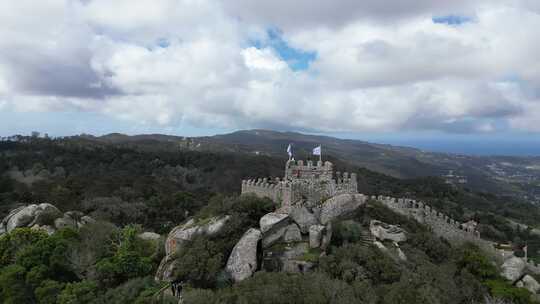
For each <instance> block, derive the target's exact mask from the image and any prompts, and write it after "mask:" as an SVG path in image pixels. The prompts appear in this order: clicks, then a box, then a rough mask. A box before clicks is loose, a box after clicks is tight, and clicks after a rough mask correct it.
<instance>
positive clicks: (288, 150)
mask: <svg viewBox="0 0 540 304" xmlns="http://www.w3.org/2000/svg"><path fill="white" fill-rule="evenodd" d="M287 154H289V159H290V158H291V157H292V146H291V144H289V146H288V147H287Z"/></svg>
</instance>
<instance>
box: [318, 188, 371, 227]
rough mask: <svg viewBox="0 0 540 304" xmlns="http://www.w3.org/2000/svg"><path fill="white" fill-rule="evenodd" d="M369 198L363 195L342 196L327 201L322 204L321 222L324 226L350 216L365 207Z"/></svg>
mask: <svg viewBox="0 0 540 304" xmlns="http://www.w3.org/2000/svg"><path fill="white" fill-rule="evenodd" d="M366 201H367V197H366V196H365V195H363V194H341V195H337V196H334V197H332V198H330V199H328V200H326V201H325V202H324V203H323V204H322V208H321V215H320V222H321V224H323V225H326V224H327V223H329V222H331V221H332V220H334V219H336V218H339V217H341V216H344V215H347V214H350V213H351V212H353V211H354V210H356V209H358V207H360V206H362V205H364V204H365V203H366Z"/></svg>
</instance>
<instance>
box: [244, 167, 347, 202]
mask: <svg viewBox="0 0 540 304" xmlns="http://www.w3.org/2000/svg"><path fill="white" fill-rule="evenodd" d="M333 175H334V172H333V164H332V163H331V162H328V161H326V162H324V163H323V162H322V161H317V162H313V161H311V160H308V161H307V162H304V161H302V160H298V161H295V160H289V161H288V162H287V163H286V165H285V176H284V177H283V179H280V178H274V179H270V178H257V179H247V180H243V181H242V193H254V194H255V195H258V196H260V197H268V198H270V199H272V200H273V201H274V202H276V204H278V205H279V206H280V207H282V206H291V205H294V204H297V203H300V202H307V203H309V204H318V203H322V202H323V201H324V200H326V199H328V198H330V197H332V196H335V195H338V194H343V193H358V189H357V187H358V186H357V181H356V179H357V177H356V174H355V173H351V174H349V173H347V172H344V173H341V172H336V175H335V176H336V177H335V178H334V177H333Z"/></svg>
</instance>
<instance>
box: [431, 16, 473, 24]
mask: <svg viewBox="0 0 540 304" xmlns="http://www.w3.org/2000/svg"><path fill="white" fill-rule="evenodd" d="M431 20H433V23H442V24H447V25H461V24H463V23H467V22H472V21H473V19H472V18H471V17H468V16H460V15H446V16H435V17H433V18H431Z"/></svg>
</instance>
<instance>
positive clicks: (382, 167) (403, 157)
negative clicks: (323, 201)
mask: <svg viewBox="0 0 540 304" xmlns="http://www.w3.org/2000/svg"><path fill="white" fill-rule="evenodd" d="M81 137H83V138H85V139H89V140H92V141H99V142H103V143H113V144H124V145H137V146H140V147H145V148H147V149H157V148H166V149H190V150H201V151H222V152H232V153H252V154H258V155H271V156H281V157H283V158H286V157H287V153H286V148H287V146H288V144H289V143H291V144H292V145H293V149H294V151H295V154H296V158H297V159H307V158H308V157H310V153H311V150H312V148H314V147H315V146H317V145H322V151H323V158H325V157H331V158H339V159H341V160H343V161H346V162H349V163H351V164H353V165H356V166H360V167H365V168H367V169H370V170H372V171H376V172H380V173H383V174H387V175H391V176H394V177H399V178H415V177H423V176H439V177H442V178H445V179H446V180H447V182H448V183H452V184H455V185H456V186H460V187H468V188H471V189H474V190H477V191H486V192H494V193H497V194H505V195H512V196H519V197H520V198H525V199H527V200H529V201H531V202H537V201H540V184H539V183H540V157H510V156H472V155H460V154H451V153H437V152H426V151H422V150H419V149H415V148H410V147H401V146H392V145H386V144H376V143H370V142H365V141H360V140H350V139H338V138H334V137H328V136H318V135H307V134H302V133H296V132H277V131H270V130H243V131H237V132H233V133H230V134H224V135H215V136H204V137H180V136H170V135H161V134H148V135H134V136H128V135H123V134H118V133H113V134H108V135H104V136H100V137H94V136H88V135H84V136H81ZM315 158H316V157H315Z"/></svg>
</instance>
